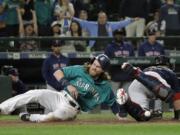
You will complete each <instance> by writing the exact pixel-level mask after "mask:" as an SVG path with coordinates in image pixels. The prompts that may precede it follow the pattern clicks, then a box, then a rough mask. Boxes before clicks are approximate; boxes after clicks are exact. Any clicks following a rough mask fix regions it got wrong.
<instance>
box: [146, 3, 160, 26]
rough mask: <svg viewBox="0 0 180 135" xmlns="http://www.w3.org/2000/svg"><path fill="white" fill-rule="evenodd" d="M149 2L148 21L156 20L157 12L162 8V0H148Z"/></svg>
mask: <svg viewBox="0 0 180 135" xmlns="http://www.w3.org/2000/svg"><path fill="white" fill-rule="evenodd" d="M147 2H148V10H149V12H148V18H147V20H146V21H147V23H148V22H149V21H152V20H154V16H155V14H156V13H157V12H158V11H159V10H160V7H161V6H162V1H161V0H147Z"/></svg>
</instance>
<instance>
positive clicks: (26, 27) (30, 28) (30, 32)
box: [17, 8, 39, 51]
mask: <svg viewBox="0 0 180 135" xmlns="http://www.w3.org/2000/svg"><path fill="white" fill-rule="evenodd" d="M17 12H18V19H19V36H20V37H33V36H37V35H38V31H37V21H36V15H35V12H33V11H31V12H32V19H33V20H32V21H29V22H26V23H25V24H24V23H23V19H22V15H21V9H19V8H17ZM38 49H39V47H38V42H37V41H35V40H27V41H21V42H20V51H37V50H38Z"/></svg>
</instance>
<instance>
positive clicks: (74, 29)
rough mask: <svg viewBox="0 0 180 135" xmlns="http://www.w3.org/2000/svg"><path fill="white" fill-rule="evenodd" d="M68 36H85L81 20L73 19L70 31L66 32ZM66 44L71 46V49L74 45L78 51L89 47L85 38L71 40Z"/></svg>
mask: <svg viewBox="0 0 180 135" xmlns="http://www.w3.org/2000/svg"><path fill="white" fill-rule="evenodd" d="M66 36H67V37H84V36H85V33H83V31H82V29H81V26H80V24H79V22H77V21H72V22H71V25H70V31H68V32H67V33H66ZM66 44H67V46H71V49H72V47H75V50H76V51H85V50H86V47H87V42H86V41H84V40H69V41H67V42H66ZM68 48H69V47H68ZM69 49H70V48H69ZM71 49H70V50H71Z"/></svg>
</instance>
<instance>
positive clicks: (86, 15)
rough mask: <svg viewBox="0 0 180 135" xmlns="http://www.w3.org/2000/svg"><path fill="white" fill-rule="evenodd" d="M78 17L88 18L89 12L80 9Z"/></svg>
mask: <svg viewBox="0 0 180 135" xmlns="http://www.w3.org/2000/svg"><path fill="white" fill-rule="evenodd" d="M78 17H79V19H82V20H88V12H87V11H86V10H80V11H79V16H78Z"/></svg>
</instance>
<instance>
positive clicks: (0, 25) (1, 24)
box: [0, 0, 7, 37]
mask: <svg viewBox="0 0 180 135" xmlns="http://www.w3.org/2000/svg"><path fill="white" fill-rule="evenodd" d="M6 16H7V13H6V11H5V9H4V7H3V0H0V37H3V36H6V35H7V34H6V22H5V19H6Z"/></svg>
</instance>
